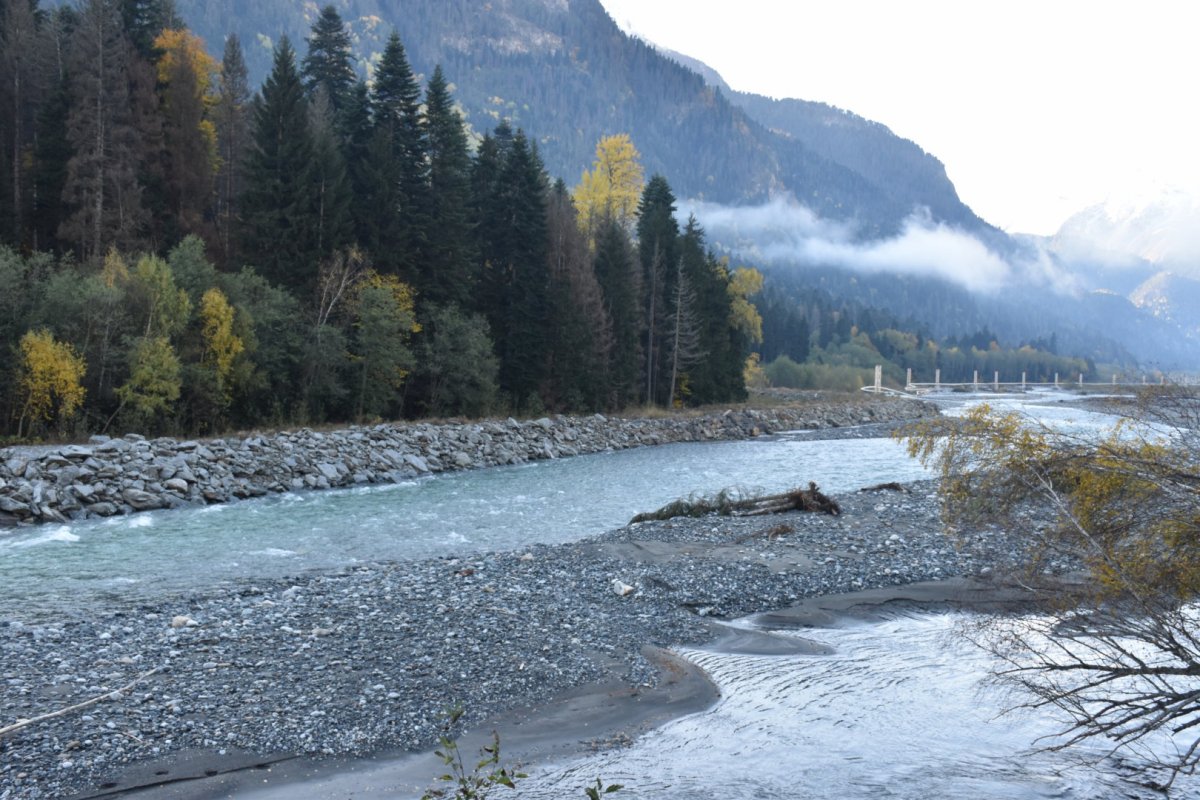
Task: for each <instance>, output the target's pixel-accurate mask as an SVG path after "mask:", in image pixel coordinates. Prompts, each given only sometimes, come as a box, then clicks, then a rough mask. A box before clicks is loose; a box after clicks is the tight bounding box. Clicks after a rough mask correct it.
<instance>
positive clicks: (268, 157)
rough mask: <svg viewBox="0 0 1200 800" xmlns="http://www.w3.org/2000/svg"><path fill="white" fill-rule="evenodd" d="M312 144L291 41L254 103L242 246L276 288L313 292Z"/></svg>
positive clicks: (279, 51)
mask: <svg viewBox="0 0 1200 800" xmlns="http://www.w3.org/2000/svg"><path fill="white" fill-rule="evenodd" d="M312 163H313V143H312V136H311V134H310V132H309V121H308V102H307V101H306V100H305V96H304V86H303V84H302V83H301V82H300V73H299V72H297V70H296V54H295V51H294V50H292V45H291V42H289V41H288V39H287V37H286V36H285V37H283V38H282V39H280V41H279V45H278V46H277V47H276V48H275V57H274V62H273V65H272V68H271V74H270V75H268V76H267V80H266V81H265V82H264V83H263V88H262V93H261V94H260V95H259V96H258V97H256V98H255V101H254V131H253V145H252V147H251V149H250V152H249V155H248V158H247V160H246V191H245V194H244V195H243V196H242V200H241V206H242V241H243V245H244V252H245V256H246V258H247V259H248V260H249V261H250V262H251V263H252V264H254V265H255V266H256V267H258V268H259V271H260V272H261V273H262V274H263V276H264V277H266V278H267V279H268V280H270V281H271V282H273V283H278V284H281V285H283V286H287V287H290V288H292V289H300V290H305V291H307V290H309V289H311V288H312V287H313V286H314V285H315V281H316V273H317V263H318V260H319V259H320V253H319V252H318V250H317V246H316V241H315V231H314V229H313V224H312V222H313V221H312V218H311V216H310V214H309V210H310V209H311V204H312V194H311V186H310V185H309V178H310V176H311V172H312Z"/></svg>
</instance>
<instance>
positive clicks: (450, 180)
mask: <svg viewBox="0 0 1200 800" xmlns="http://www.w3.org/2000/svg"><path fill="white" fill-rule="evenodd" d="M425 129H426V131H427V135H428V152H429V189H430V192H429V211H430V215H429V216H430V219H429V229H428V230H429V232H428V235H427V237H426V238H427V241H426V254H425V257H424V258H423V259H422V262H421V280H420V281H419V283H418V288H419V289H421V290H422V296H423V298H425V299H426V300H428V301H429V302H433V303H439V304H445V303H454V304H456V305H459V306H463V307H465V306H466V305H467V304H468V302H469V301H470V299H471V297H472V296H473V294H474V291H475V276H474V274H473V273H474V262H475V253H474V251H473V248H472V247H471V244H472V231H471V218H470V213H471V210H470V205H471V155H470V152H469V150H468V147H467V134H466V131H465V130H464V129H463V121H462V119H461V117H459V115H458V111H457V110H456V109H455V107H454V100H453V98H452V97H451V96H450V89H449V86H448V85H447V83H446V78H445V76H444V75H443V74H442V68H441V67H440V66H439V67H437V68H436V69H435V70H434V71H433V77H432V78H430V80H429V88H428V89H427V90H426V93H425Z"/></svg>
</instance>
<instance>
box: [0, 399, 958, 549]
mask: <svg viewBox="0 0 1200 800" xmlns="http://www.w3.org/2000/svg"><path fill="white" fill-rule="evenodd" d="M936 413H937V409H936V407H935V406H933V405H932V404H928V403H923V402H919V401H912V400H895V399H875V398H865V399H863V400H856V401H846V402H819V403H808V404H805V405H802V406H796V407H780V408H773V409H741V410H729V411H726V412H724V413H720V414H710V415H705V416H695V417H683V416H672V417H663V418H654V419H647V418H617V417H604V416H601V415H599V414H597V415H594V416H590V417H564V416H557V417H553V418H548V417H547V418H542V419H538V420H532V421H526V422H518V421H517V420H514V419H508V420H496V421H487V422H475V423H440V424H435V423H394V424H381V425H374V426H367V427H355V428H349V429H346V430H340V431H330V432H320V431H313V430H310V429H303V430H299V431H283V432H278V433H270V434H262V435H253V436H248V437H245V438H233V439H213V440H207V441H178V440H176V439H171V438H161V439H152V440H148V439H145V438H144V437H142V436H138V435H134V434H130V435H127V436H125V437H123V438H119V439H104V438H101V437H95V438H94V439H93V441H92V442H91V443H89V444H87V445H69V446H66V447H61V448H55V449H50V450H47V451H43V452H41V453H37V454H34V453H31V452H29V451H21V450H11V451H8V452H5V451H0V526H2V525H13V524H18V523H26V522H62V521H66V520H68V519H83V518H86V517H94V516H101V517H103V516H114V515H117V514H129V513H133V512H135V511H147V510H152V509H159V508H174V507H178V506H186V505H204V504H210V503H223V502H228V501H230V500H233V499H244V498H249V497H260V496H262V495H266V494H268V493H271V492H288V491H302V490H305V489H329V488H335V487H346V486H353V485H357V484H369V483H394V482H399V481H405V480H411V479H412V478H414V477H419V476H421V475H426V474H430V473H436V472H443V471H448V470H461V469H473V468H477V467H487V466H497V465H501V464H519V463H523V462H527V461H534V460H539V459H548V458H559V457H563V456H573V455H580V454H583V453H596V452H602V451H605V450H619V449H624V448H629V447H642V446H646V445H656V444H668V443H672V442H698V441H713V440H722V439H745V438H750V437H753V436H759V435H762V434H767V433H774V432H777V431H782V430H795V429H824V428H843V427H847V426H858V425H879V424H884V423H893V422H897V421H901V420H908V419H914V418H919V417H924V416H931V415H935V414H936Z"/></svg>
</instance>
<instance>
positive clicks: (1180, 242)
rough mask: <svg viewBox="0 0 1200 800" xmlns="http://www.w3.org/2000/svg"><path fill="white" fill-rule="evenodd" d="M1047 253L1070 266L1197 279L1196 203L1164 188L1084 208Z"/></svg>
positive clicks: (1199, 230)
mask: <svg viewBox="0 0 1200 800" xmlns="http://www.w3.org/2000/svg"><path fill="white" fill-rule="evenodd" d="M1050 249H1051V250H1052V251H1053V252H1055V253H1057V254H1058V255H1059V256H1061V257H1062V258H1063V259H1064V260H1066V261H1068V262H1091V263H1095V264H1099V265H1102V266H1104V267H1106V268H1108V269H1110V270H1119V269H1131V270H1135V271H1136V270H1144V269H1147V268H1151V269H1152V270H1153V271H1158V270H1169V271H1171V272H1174V273H1175V274H1176V275H1182V276H1185V277H1188V278H1193V279H1200V198H1197V197H1196V196H1195V195H1192V194H1189V193H1187V192H1183V191H1180V190H1177V189H1167V190H1163V191H1161V192H1158V193H1155V194H1151V195H1149V196H1147V197H1144V198H1141V199H1138V200H1136V201H1124V202H1108V203H1101V204H1098V205H1095V206H1092V207H1090V208H1086V209H1084V210H1083V211H1080V212H1079V213H1078V214H1075V215H1074V216H1072V217H1071V218H1070V219H1068V220H1067V221H1066V222H1064V223H1063V225H1062V227H1061V228H1060V229H1059V231H1058V233H1057V234H1055V235H1054V237H1053V238H1052V239H1051V241H1050Z"/></svg>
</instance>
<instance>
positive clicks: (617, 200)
mask: <svg viewBox="0 0 1200 800" xmlns="http://www.w3.org/2000/svg"><path fill="white" fill-rule="evenodd" d="M640 157H641V156H640V154H639V153H638V151H637V148H636V147H634V146H633V140H632V139H630V138H629V134H627V133H618V134H616V135H614V136H605V137H604V138H602V139H601V140H600V141H599V142H598V143H597V144H596V160H595V161H594V162H593V164H592V169H590V170H585V171H584V173H583V176H582V177H581V178H580V179H579V185H578V186H576V187H575V191H574V192H573V198H574V200H575V208H576V210H577V211H578V212H579V225H580V228H581V229H582V230H583V231H584V232H585V233H587V234H588V235H589V236H590V235H591V234H592V233H594V231H595V230H596V225H597V224H599V222H600V220H601V219H604V218H611V219H614V220H616V221H617V223H618V224H619V225H621V227H623V228H625V230H627V231H629V230H632V228H633V221H634V218H635V217H636V216H637V209H638V202H639V201H640V200H641V195H642V186H643V184H644V183H645V174H644V172H643V170H642V165H641V162H639V161H638V159H639V158H640Z"/></svg>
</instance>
